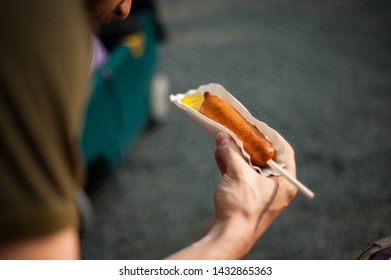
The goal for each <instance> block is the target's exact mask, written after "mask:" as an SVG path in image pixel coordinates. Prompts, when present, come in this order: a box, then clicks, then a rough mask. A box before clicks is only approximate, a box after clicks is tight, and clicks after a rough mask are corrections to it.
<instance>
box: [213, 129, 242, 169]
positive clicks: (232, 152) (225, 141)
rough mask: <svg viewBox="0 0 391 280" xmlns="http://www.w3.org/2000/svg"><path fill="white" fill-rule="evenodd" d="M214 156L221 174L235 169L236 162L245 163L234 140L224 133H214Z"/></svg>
mask: <svg viewBox="0 0 391 280" xmlns="http://www.w3.org/2000/svg"><path fill="white" fill-rule="evenodd" d="M215 140H216V151H215V158H216V163H217V166H218V167H219V169H220V171H221V173H222V174H225V173H226V172H229V171H233V170H235V169H236V167H237V164H239V163H240V164H243V162H244V163H245V160H244V158H243V156H242V153H241V152H240V150H239V147H238V146H237V145H236V143H235V141H234V140H233V139H232V138H231V137H230V136H229V135H228V134H226V133H224V132H220V133H218V134H217V135H216V138H215Z"/></svg>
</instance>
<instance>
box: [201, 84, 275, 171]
mask: <svg viewBox="0 0 391 280" xmlns="http://www.w3.org/2000/svg"><path fill="white" fill-rule="evenodd" d="M199 112H200V113H201V114H203V115H205V116H206V117H208V118H210V119H212V120H214V121H216V122H218V123H220V124H221V125H223V126H225V127H226V128H228V129H229V130H231V131H232V132H233V133H234V134H235V135H236V136H237V137H238V138H239V140H240V141H242V142H243V148H244V150H245V151H246V152H247V153H248V154H249V155H250V158H251V162H252V163H253V164H254V165H256V166H259V167H266V166H267V161H268V160H270V159H273V157H274V154H275V150H274V147H273V145H272V143H270V142H269V141H268V140H267V139H266V138H265V136H264V135H263V134H262V133H261V132H260V131H259V130H258V129H257V128H256V127H255V126H254V125H252V124H250V123H249V122H248V121H247V120H246V119H245V118H244V117H243V116H242V115H241V114H240V113H239V112H238V111H236V110H235V108H233V107H232V106H231V105H229V104H228V103H227V102H225V101H224V100H223V99H221V98H220V97H218V96H216V95H213V94H211V93H210V92H208V91H206V92H205V93H204V102H203V103H202V104H201V107H200V109H199Z"/></svg>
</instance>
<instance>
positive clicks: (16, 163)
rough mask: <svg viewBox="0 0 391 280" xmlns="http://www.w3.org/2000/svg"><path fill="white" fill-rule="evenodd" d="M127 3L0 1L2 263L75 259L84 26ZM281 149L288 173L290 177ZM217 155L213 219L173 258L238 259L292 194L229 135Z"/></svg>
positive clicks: (117, 14)
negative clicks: (252, 164) (258, 170)
mask: <svg viewBox="0 0 391 280" xmlns="http://www.w3.org/2000/svg"><path fill="white" fill-rule="evenodd" d="M131 2H132V1H131V0H122V1H121V0H87V5H85V3H84V2H83V1H81V0H56V1H53V0H36V1H2V2H1V4H0V36H1V37H2V38H3V39H4V40H3V43H2V44H1V45H0V183H1V188H0V228H1V230H0V259H77V258H79V257H80V249H79V236H78V229H79V227H80V218H79V207H78V205H77V203H76V199H75V196H76V193H77V191H78V189H79V188H80V187H81V186H82V185H83V184H84V169H83V166H82V160H81V155H80V148H79V141H80V132H81V128H82V123H83V113H84V110H85V106H86V101H87V97H88V69H89V58H90V33H91V28H90V26H91V24H90V22H89V19H91V18H92V19H93V21H94V22H107V21H110V20H115V19H124V18H126V17H127V15H128V14H129V11H130V7H131ZM85 6H87V7H88V9H89V11H90V15H87V13H86V12H85ZM287 147H288V150H287V151H288V158H289V163H288V166H287V170H288V172H290V173H291V174H292V175H295V162H294V155H293V150H292V148H290V146H289V145H288V144H287ZM215 155H216V162H217V165H218V166H219V168H220V170H221V172H222V179H221V181H220V183H219V185H218V186H217V189H216V192H215V217H214V219H213V220H212V221H211V223H210V225H209V227H208V230H207V233H206V235H205V237H203V238H202V239H201V240H200V241H198V242H195V243H194V244H192V245H190V246H189V247H187V248H185V249H183V250H181V251H179V252H177V253H174V254H172V255H171V256H169V258H175V259H192V258H196V259H216V258H220V259H227V258H229V259H237V258H242V257H243V256H245V254H246V253H247V252H248V251H249V250H250V249H251V247H252V245H253V244H254V243H255V242H256V240H257V239H258V238H259V237H260V236H261V235H262V234H263V232H264V231H265V230H266V229H267V228H268V227H269V225H270V224H271V223H272V222H273V220H274V219H275V218H276V217H277V216H278V215H279V213H280V212H281V211H282V210H283V209H284V208H285V207H286V206H287V205H288V204H289V201H290V200H291V199H292V198H293V197H294V196H295V194H296V189H295V188H294V187H293V186H291V185H290V184H289V183H288V182H287V181H286V180H285V179H284V178H282V177H276V178H266V177H263V176H260V175H259V174H258V173H256V172H255V171H254V170H253V169H251V168H250V166H249V165H248V164H247V163H246V162H245V160H244V159H243V158H242V156H241V155H240V153H239V150H238V148H237V146H236V145H235V144H234V142H233V141H231V139H230V138H229V137H228V136H227V135H226V134H223V133H221V134H218V135H217V136H216V154H215Z"/></svg>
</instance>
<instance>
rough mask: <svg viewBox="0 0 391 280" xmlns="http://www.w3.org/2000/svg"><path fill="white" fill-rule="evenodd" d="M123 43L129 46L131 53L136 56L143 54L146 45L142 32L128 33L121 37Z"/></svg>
mask: <svg viewBox="0 0 391 280" xmlns="http://www.w3.org/2000/svg"><path fill="white" fill-rule="evenodd" d="M123 43H124V44H125V45H126V46H127V47H128V48H129V50H130V52H131V53H132V55H133V56H134V57H136V58H139V57H141V56H142V55H143V54H144V51H145V46H146V38H145V34H144V33H141V32H139V33H135V34H132V35H128V36H126V37H125V38H124V39H123Z"/></svg>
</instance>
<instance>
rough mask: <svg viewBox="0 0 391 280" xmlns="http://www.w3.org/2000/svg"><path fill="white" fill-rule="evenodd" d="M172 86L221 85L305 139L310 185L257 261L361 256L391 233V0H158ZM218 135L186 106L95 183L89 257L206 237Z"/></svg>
mask: <svg viewBox="0 0 391 280" xmlns="http://www.w3.org/2000/svg"><path fill="white" fill-rule="evenodd" d="M158 4H159V8H160V9H159V11H160V15H161V18H162V21H163V23H164V25H165V27H166V29H167V33H168V38H167V41H166V42H165V43H164V44H163V45H162V46H161V47H160V49H159V55H160V61H159V63H160V64H159V67H160V68H161V70H162V71H163V72H165V73H167V74H168V75H169V77H170V79H171V83H172V91H173V93H177V92H184V91H186V90H188V89H191V88H196V87H198V86H199V85H201V84H206V83H209V82H216V83H220V84H222V85H223V86H224V87H225V88H226V89H227V90H229V91H230V92H231V93H232V94H234V95H235V96H236V97H237V98H238V99H239V100H240V101H241V102H242V103H243V104H244V105H245V106H246V107H247V108H248V109H249V110H250V112H252V114H253V115H254V116H256V117H257V118H258V119H260V120H262V121H264V122H266V123H267V124H268V125H269V126H271V127H273V128H274V129H275V130H277V131H278V132H279V133H280V134H281V135H283V136H284V137H285V138H286V139H287V140H288V142H289V143H290V144H291V145H292V146H293V147H294V149H295V152H296V163H297V168H298V174H297V175H298V178H299V179H300V180H301V181H302V182H303V183H304V184H306V185H307V186H309V187H310V188H312V189H313V190H314V191H315V193H316V199H315V200H314V201H309V200H307V199H306V198H305V197H303V196H302V195H300V194H298V195H297V197H296V199H295V200H294V201H293V202H292V203H291V205H290V206H289V208H288V209H286V210H285V211H284V213H283V214H282V215H281V216H280V217H279V218H278V219H277V221H276V222H275V223H274V224H273V225H272V226H271V228H270V229H269V230H268V231H267V232H266V233H265V234H264V236H263V237H262V238H261V239H260V240H259V241H258V242H257V244H256V245H255V246H254V248H253V249H252V250H251V252H250V253H249V254H248V256H247V257H246V258H247V259H309V260H312V259H317V260H323V259H355V258H357V256H358V255H359V253H360V252H361V251H362V250H363V249H364V248H366V247H367V246H368V245H369V244H370V243H371V242H372V241H374V240H377V239H380V238H383V237H385V236H387V235H391V177H390V167H391V126H390V125H391V99H390V94H391V2H390V1H386V0H327V1H326V0H320V1H313V0H297V1H293V0H291V1H290V0H284V1H283V0H273V1H272V0H270V1H265V0H241V1H234V0H214V1H207V0H199V1H181V0H165V1H159V3H158ZM213 153H214V141H213V138H212V137H211V136H210V135H208V134H207V133H206V132H204V131H203V130H202V129H201V128H200V127H199V126H198V125H197V124H195V123H194V122H193V121H192V120H191V119H190V118H188V117H187V116H186V115H185V114H184V113H183V112H181V111H180V110H179V109H178V108H176V107H175V106H171V107H170V109H169V112H168V116H167V119H166V120H165V122H164V123H162V124H161V125H159V126H157V127H155V128H154V129H152V130H149V131H147V132H145V133H143V134H142V135H140V137H139V138H138V140H137V141H136V143H135V144H134V145H132V146H131V147H129V152H128V153H127V154H126V156H125V158H124V159H123V162H122V163H121V164H120V166H119V167H118V169H116V170H115V171H114V173H113V174H112V175H111V176H110V177H109V178H107V179H105V180H104V181H102V182H100V183H99V184H97V185H96V186H94V187H93V188H92V189H90V190H89V194H90V197H91V201H92V203H93V205H94V208H95V220H94V223H93V225H92V227H90V228H89V229H88V230H87V231H86V232H84V233H83V235H82V256H83V258H84V259H159V258H162V257H164V256H166V255H168V254H170V253H172V252H175V251H177V250H179V249H181V248H183V247H185V246H187V245H189V244H190V243H192V242H194V241H196V240H198V239H199V238H201V237H202V236H203V232H204V229H205V227H206V226H207V224H208V222H209V220H210V218H211V217H212V215H213V192H214V189H215V186H216V184H217V182H218V181H219V178H220V173H219V171H218V169H217V167H216V164H215V162H214V157H213Z"/></svg>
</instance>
